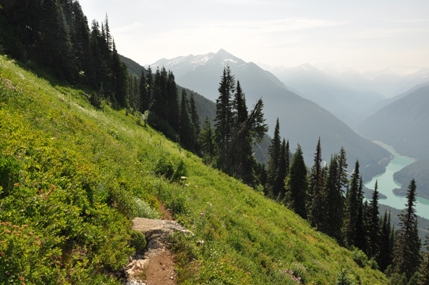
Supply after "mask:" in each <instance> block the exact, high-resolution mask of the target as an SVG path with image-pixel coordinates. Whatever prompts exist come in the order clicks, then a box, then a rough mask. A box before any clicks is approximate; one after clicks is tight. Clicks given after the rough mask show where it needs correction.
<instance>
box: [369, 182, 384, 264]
mask: <svg viewBox="0 0 429 285" xmlns="http://www.w3.org/2000/svg"><path fill="white" fill-rule="evenodd" d="M367 224H368V234H367V236H368V247H367V255H368V257H369V258H372V257H374V258H375V259H376V260H377V259H378V254H379V246H380V233H381V229H380V217H379V213H378V181H376V182H375V186H374V192H373V193H372V199H371V202H370V204H369V211H368V219H367Z"/></svg>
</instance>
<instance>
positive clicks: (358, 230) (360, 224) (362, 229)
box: [354, 176, 368, 252]
mask: <svg viewBox="0 0 429 285" xmlns="http://www.w3.org/2000/svg"><path fill="white" fill-rule="evenodd" d="M357 203H358V204H357V207H358V216H357V220H356V226H355V242H354V245H355V246H356V247H357V248H359V249H361V250H362V251H363V252H366V225H365V216H366V212H367V210H368V202H367V201H365V203H364V202H363V181H362V176H360V177H359V187H358V194H357Z"/></svg>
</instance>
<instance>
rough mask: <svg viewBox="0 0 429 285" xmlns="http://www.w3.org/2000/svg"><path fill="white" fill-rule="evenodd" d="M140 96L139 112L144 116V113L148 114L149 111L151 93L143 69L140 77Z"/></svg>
mask: <svg viewBox="0 0 429 285" xmlns="http://www.w3.org/2000/svg"><path fill="white" fill-rule="evenodd" d="M148 73H149V72H148ZM139 95H140V108H139V111H140V112H141V113H142V114H143V113H144V112H146V110H148V109H149V100H150V97H149V92H148V86H147V82H146V76H145V74H144V70H143V69H142V73H141V76H140V85H139Z"/></svg>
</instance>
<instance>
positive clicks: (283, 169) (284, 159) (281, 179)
mask: <svg viewBox="0 0 429 285" xmlns="http://www.w3.org/2000/svg"><path fill="white" fill-rule="evenodd" d="M288 170H289V142H287V143H286V140H285V139H283V141H282V145H281V147H280V156H279V162H278V167H277V174H276V178H275V179H274V185H273V188H274V189H278V195H277V197H275V198H276V199H277V201H281V200H283V198H284V197H285V180H286V176H287V175H288Z"/></svg>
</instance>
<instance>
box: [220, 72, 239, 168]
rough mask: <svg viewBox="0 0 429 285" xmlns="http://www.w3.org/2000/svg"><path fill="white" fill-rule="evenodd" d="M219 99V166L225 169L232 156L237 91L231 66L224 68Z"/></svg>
mask: <svg viewBox="0 0 429 285" xmlns="http://www.w3.org/2000/svg"><path fill="white" fill-rule="evenodd" d="M218 90H219V97H218V98H217V99H216V118H215V140H216V146H217V149H218V156H219V158H218V160H219V161H218V165H219V167H220V168H221V169H225V168H226V165H225V162H226V160H227V159H228V157H227V156H228V155H229V154H230V150H229V147H230V143H231V137H232V126H233V110H232V108H233V106H232V96H233V95H234V91H235V80H234V76H233V75H232V74H231V70H230V68H229V66H227V67H226V68H224V70H223V75H222V77H221V82H220V84H219V89H218Z"/></svg>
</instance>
